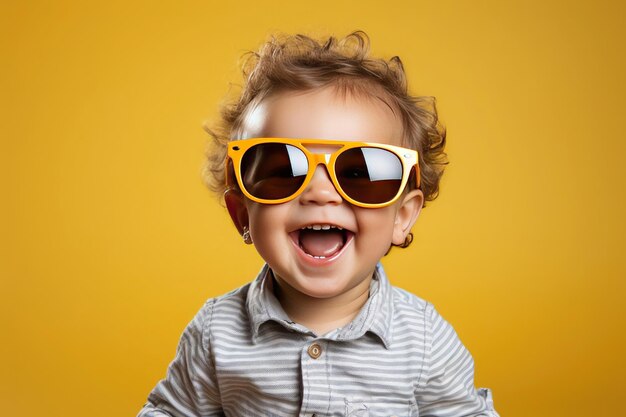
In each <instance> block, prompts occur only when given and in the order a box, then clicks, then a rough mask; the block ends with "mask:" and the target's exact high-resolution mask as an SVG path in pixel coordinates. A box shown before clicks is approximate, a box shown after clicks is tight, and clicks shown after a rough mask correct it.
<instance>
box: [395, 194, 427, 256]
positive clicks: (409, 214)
mask: <svg viewBox="0 0 626 417" xmlns="http://www.w3.org/2000/svg"><path fill="white" fill-rule="evenodd" d="M423 205H424V193H422V190H411V191H409V192H408V193H407V194H406V195H405V196H404V198H403V199H402V203H401V204H400V207H399V208H398V212H397V213H396V220H395V223H394V225H393V237H392V239H391V241H392V243H393V244H394V245H402V244H403V243H404V240H405V239H406V237H407V235H408V234H409V232H411V228H412V227H413V225H414V224H415V222H416V221H417V217H418V216H419V214H420V211H421V210H422V206H423Z"/></svg>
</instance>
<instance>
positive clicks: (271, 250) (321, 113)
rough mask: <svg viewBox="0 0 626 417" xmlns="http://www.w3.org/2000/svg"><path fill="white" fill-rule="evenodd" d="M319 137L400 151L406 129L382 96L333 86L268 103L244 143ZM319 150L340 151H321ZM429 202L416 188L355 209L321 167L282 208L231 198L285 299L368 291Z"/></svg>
mask: <svg viewBox="0 0 626 417" xmlns="http://www.w3.org/2000/svg"><path fill="white" fill-rule="evenodd" d="M253 137H268V138H272V137H274V138H315V139H328V140H343V141H359V142H377V143H385V144H391V145H398V146H400V145H401V138H402V125H401V122H400V120H399V119H398V118H397V117H396V116H395V115H394V113H393V112H392V111H391V109H390V108H389V107H388V106H387V105H386V104H385V103H384V102H383V101H381V100H378V99H376V98H363V97H356V96H353V95H351V94H346V95H338V93H337V92H336V90H335V89H334V88H324V89H321V90H313V91H307V92H283V93H279V94H276V95H273V96H271V97H269V98H267V99H265V100H264V101H263V102H261V103H260V104H259V105H258V106H257V107H256V108H255V109H254V110H253V111H252V112H251V113H250V114H248V115H247V117H246V120H245V123H244V131H243V135H242V138H244V139H245V138H253ZM310 150H311V151H312V152H332V151H334V150H335V149H334V148H330V149H323V148H316V149H310ZM422 203H423V195H422V193H421V191H420V190H411V191H409V192H407V193H405V194H404V195H403V197H401V198H400V199H399V200H398V201H396V202H395V203H394V204H392V205H390V206H387V207H383V208H376V209H371V208H362V207H357V206H354V205H352V204H350V203H348V202H346V201H345V200H343V198H342V197H341V196H340V195H339V193H338V192H337V190H336V189H335V188H334V186H333V184H332V182H331V180H330V178H329V176H328V172H327V171H326V168H325V167H324V166H323V165H318V166H317V168H316V170H315V173H314V175H313V178H312V180H311V182H310V183H309V184H308V186H307V188H306V189H305V190H304V191H303V192H302V194H300V195H299V196H297V197H296V198H295V199H293V200H291V201H288V202H286V203H282V204H260V203H256V202H253V201H251V200H248V199H246V198H244V197H242V196H241V195H239V194H238V195H234V194H232V193H231V194H230V195H227V196H226V204H227V206H228V209H229V212H230V213H231V216H232V217H233V221H234V222H235V224H236V225H237V227H238V228H239V229H240V231H241V230H242V228H243V227H244V226H247V227H249V230H250V234H251V237H252V241H253V242H254V245H255V247H256V249H257V251H258V252H259V254H260V255H261V257H262V258H263V259H264V260H265V261H266V262H267V263H268V265H269V266H270V268H271V269H272V271H273V272H274V276H275V278H276V280H277V281H278V284H279V285H280V287H281V288H282V289H284V290H285V291H284V292H285V293H292V294H298V295H299V296H302V297H308V298H316V299H338V300H339V299H341V297H343V296H345V295H346V294H348V293H350V292H351V291H353V290H357V291H358V290H359V289H360V290H363V289H366V288H368V287H369V282H370V280H371V277H372V274H373V271H374V268H375V266H376V263H377V262H378V261H379V260H380V259H381V258H382V257H383V256H384V255H385V253H386V252H387V250H388V249H389V247H390V245H391V243H395V244H401V243H403V242H404V239H405V237H406V235H407V234H408V233H409V231H410V229H411V226H412V225H413V223H414V222H415V220H416V219H417V216H418V214H419V211H420V209H421V206H422Z"/></svg>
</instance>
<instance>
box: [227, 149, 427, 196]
mask: <svg viewBox="0 0 626 417" xmlns="http://www.w3.org/2000/svg"><path fill="white" fill-rule="evenodd" d="M335 148H336V149H335ZM329 149H333V151H332V152H330V153H329V152H327V151H328V150H329ZM228 157H229V158H230V160H231V161H232V168H233V169H234V174H235V178H236V179H237V183H238V184H239V188H240V189H241V191H242V192H243V194H244V195H245V196H246V197H248V198H249V199H250V200H252V201H256V202H257V203H263V204H280V203H284V202H287V201H290V200H292V199H294V198H296V197H297V196H298V195H300V194H301V193H302V191H304V190H305V189H306V187H307V185H308V184H309V182H310V181H311V178H312V177H313V174H314V173H315V169H316V167H317V166H318V165H320V164H323V165H325V166H326V170H327V171H328V174H329V176H330V179H331V181H332V183H333V185H334V186H335V189H336V190H337V192H338V193H339V194H340V195H341V197H343V198H344V199H345V200H346V201H348V202H349V203H351V204H354V205H355V206H359V207H367V208H380V207H385V206H388V205H391V204H393V203H394V202H395V201H396V200H397V199H398V198H399V197H400V195H401V194H402V191H403V190H404V188H405V187H406V185H407V183H408V181H409V178H410V177H411V172H412V170H413V168H415V175H414V176H415V186H416V187H417V188H419V186H420V180H419V178H420V175H419V164H418V155H417V151H415V150H413V149H407V148H402V147H399V146H393V145H386V144H382V143H367V142H351V141H336V140H320V139H284V138H254V139H242V140H236V141H232V142H230V143H229V144H228ZM229 165H230V164H227V169H229V168H228V166H229ZM227 178H229V177H228V173H227Z"/></svg>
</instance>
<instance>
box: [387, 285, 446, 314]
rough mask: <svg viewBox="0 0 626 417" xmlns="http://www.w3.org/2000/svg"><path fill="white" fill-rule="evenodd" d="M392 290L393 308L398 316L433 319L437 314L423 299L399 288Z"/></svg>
mask: <svg viewBox="0 0 626 417" xmlns="http://www.w3.org/2000/svg"><path fill="white" fill-rule="evenodd" d="M391 288H392V299H393V306H394V309H396V314H397V315H400V316H402V315H410V316H413V317H415V316H419V317H420V318H424V319H431V318H432V316H433V315H434V314H437V312H436V310H435V307H434V306H433V305H432V304H431V303H430V302H429V301H426V300H424V299H423V298H421V297H419V296H417V295H415V294H413V293H411V292H409V291H407V290H405V289H402V288H399V287H395V286H393V287H391Z"/></svg>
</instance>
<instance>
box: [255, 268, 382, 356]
mask: <svg viewBox="0 0 626 417" xmlns="http://www.w3.org/2000/svg"><path fill="white" fill-rule="evenodd" d="M392 298H393V294H392V288H391V284H390V283H389V281H388V279H387V276H386V275H385V271H384V269H383V267H382V265H381V264H380V263H378V264H377V265H376V269H375V271H374V278H373V279H372V283H371V286H370V296H369V298H368V299H367V302H366V303H365V305H364V306H363V307H362V308H361V311H360V312H359V314H358V315H357V316H356V317H355V318H354V320H352V322H350V323H349V324H347V325H346V326H344V327H343V328H341V329H338V330H337V331H334V332H330V333H329V334H328V335H326V336H325V337H327V338H328V339H334V340H355V339H358V338H360V337H362V336H363V335H364V334H365V333H367V332H371V333H373V334H374V335H376V336H378V338H379V339H380V340H381V341H382V343H383V344H384V346H385V348H387V349H389V348H390V347H391V342H392V340H391V334H392V331H391V330H392V329H391V326H392V322H393V320H392V318H393V300H392ZM246 308H247V310H248V317H249V319H250V326H251V330H252V339H253V341H254V342H255V343H256V341H258V338H259V337H260V332H259V331H260V328H261V325H262V324H264V323H266V322H268V321H274V322H276V323H278V324H280V325H282V326H283V327H285V328H287V329H289V330H294V331H298V332H301V333H311V334H312V332H310V331H308V330H307V329H306V328H304V327H303V326H301V325H299V324H297V323H294V322H293V321H291V320H290V319H289V316H287V313H285V310H283V308H282V306H281V305H280V302H279V301H278V299H277V298H276V296H275V295H274V291H273V278H272V274H271V271H270V268H269V266H268V265H267V264H266V265H264V266H263V268H262V269H261V272H259V275H258V276H257V278H256V279H255V280H254V281H253V282H252V284H251V285H250V289H249V291H248V295H247V299H246Z"/></svg>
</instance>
